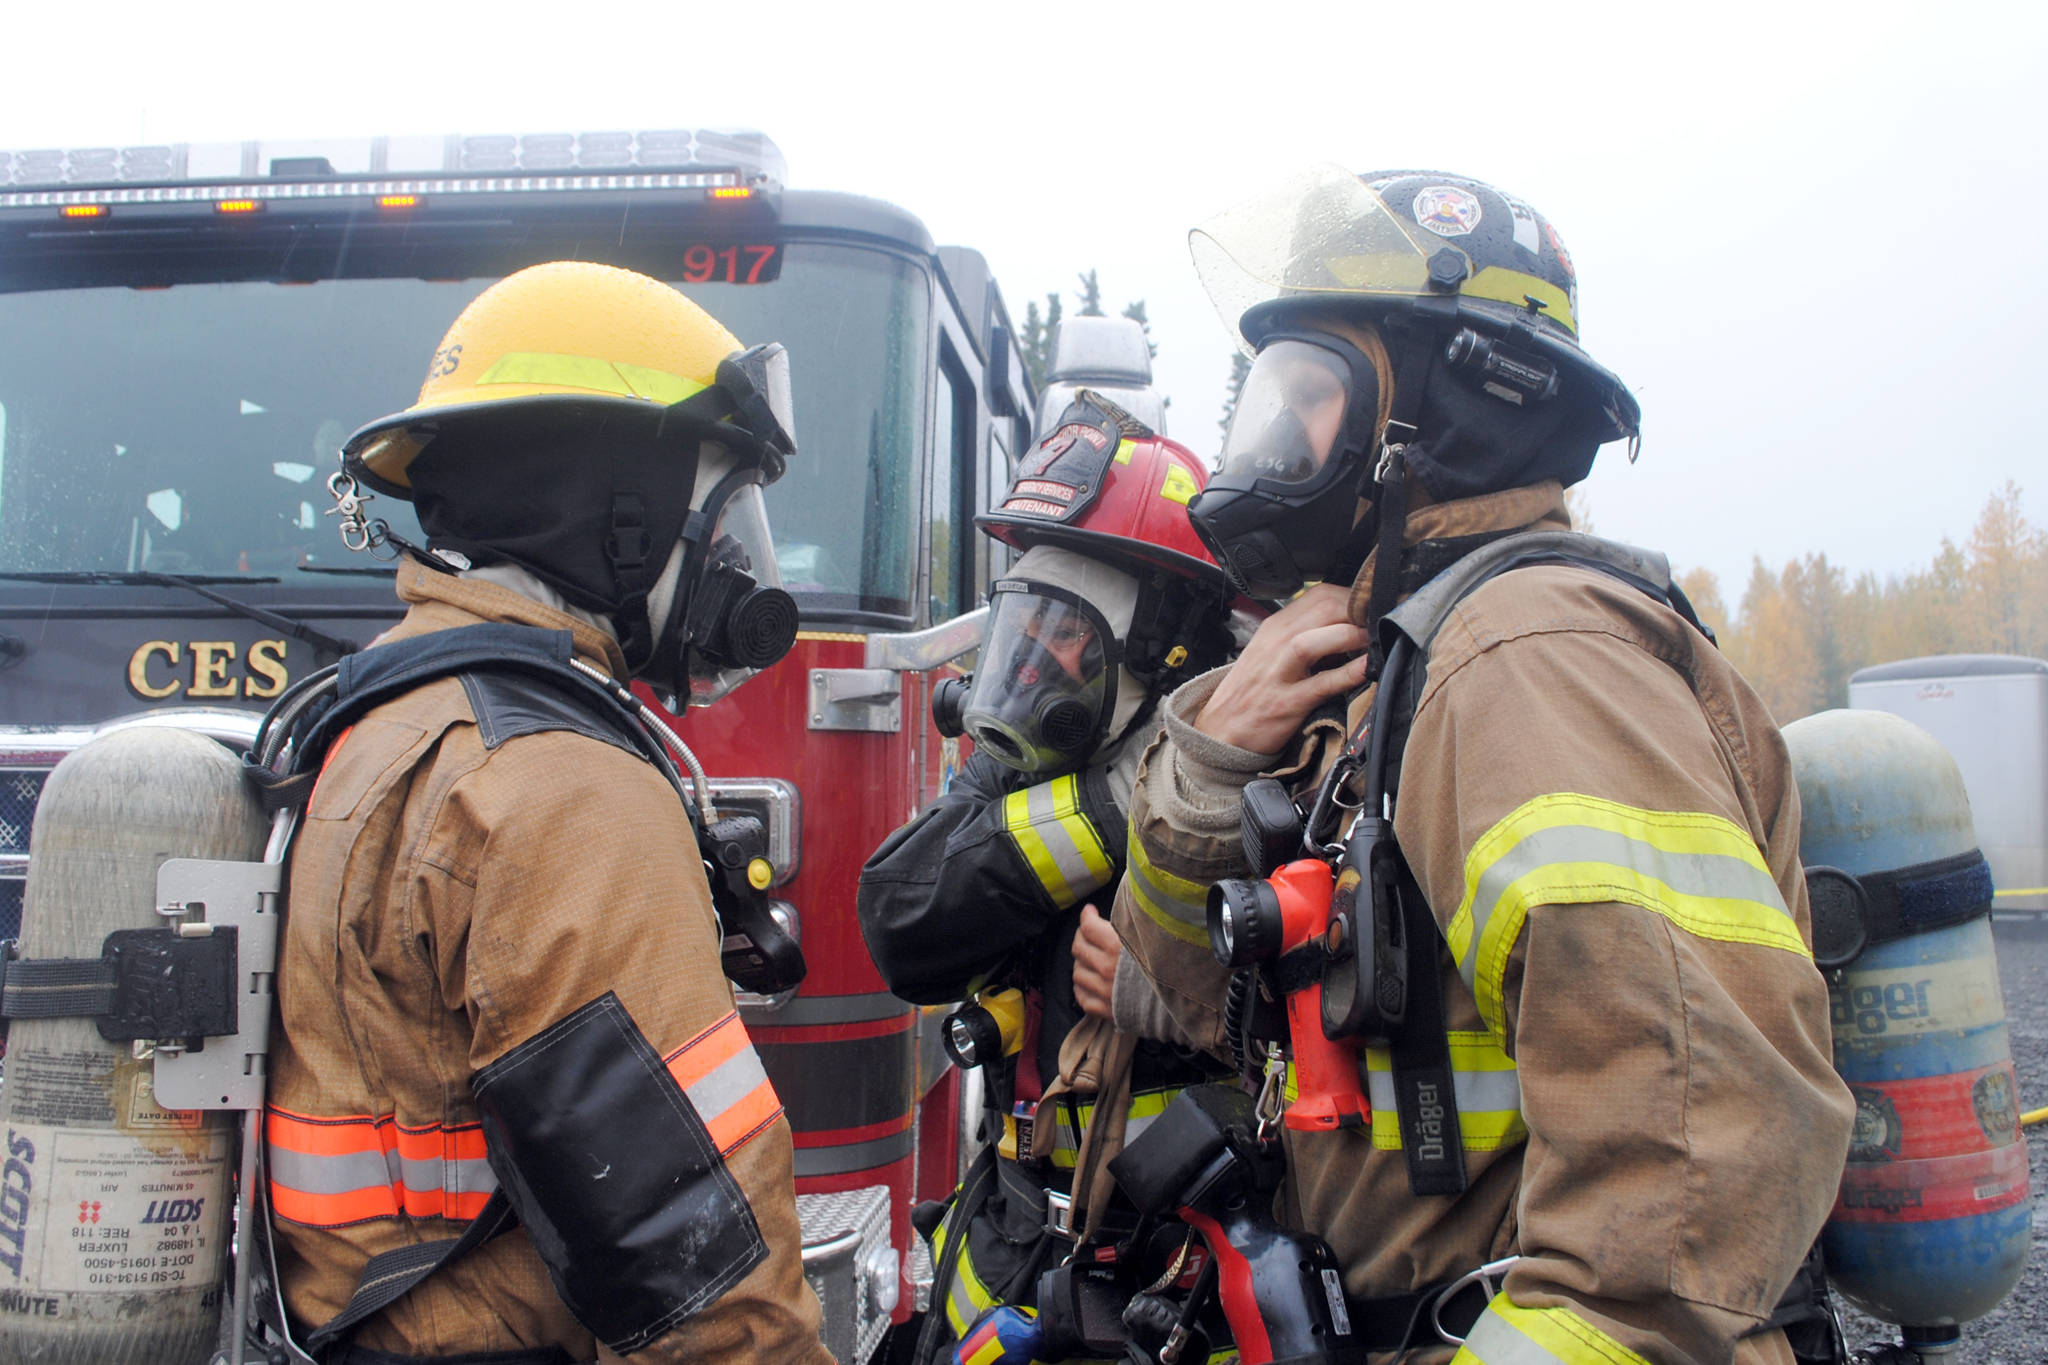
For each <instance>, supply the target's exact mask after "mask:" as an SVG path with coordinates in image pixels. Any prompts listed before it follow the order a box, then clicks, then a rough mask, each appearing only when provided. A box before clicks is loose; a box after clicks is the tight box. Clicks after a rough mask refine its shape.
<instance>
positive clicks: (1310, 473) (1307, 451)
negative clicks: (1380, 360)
mask: <svg viewBox="0 0 2048 1365" xmlns="http://www.w3.org/2000/svg"><path fill="white" fill-rule="evenodd" d="M1353 398H1354V394H1353V392H1352V368H1351V365H1350V364H1349V363H1348V362H1347V361H1346V359H1345V358H1344V357H1342V356H1340V355H1338V354H1337V353H1336V352H1334V351H1331V350H1328V349H1327V348H1325V347H1322V346H1317V345H1314V344H1313V343H1311V342H1307V341H1297V340H1281V341H1274V342H1271V343H1269V344H1268V345H1267V346H1266V347H1265V348H1264V349H1263V350H1261V351H1260V352H1259V355H1258V359H1256V360H1254V361H1253V362H1252V367H1251V370H1250V372H1249V373H1248V374H1246V376H1245V381H1244V387H1243V388H1242V389H1241V390H1240V391H1239V394H1238V399H1237V406H1236V408H1235V409H1233V410H1232V412H1231V416H1230V427H1229V430H1227V431H1226V432H1225V433H1224V436H1223V460H1222V467H1221V468H1220V469H1218V471H1217V473H1218V474H1219V475H1220V476H1237V477H1244V478H1262V479H1271V480H1273V481H1275V482H1276V483H1304V482H1307V481H1308V480H1310V479H1313V478H1314V477H1315V476H1316V475H1317V474H1318V473H1319V472H1321V470H1322V468H1323V466H1324V465H1325V464H1326V463H1328V461H1329V458H1330V454H1331V451H1332V450H1333V449H1335V448H1336V447H1337V444H1338V437H1339V435H1340V434H1341V433H1342V432H1343V430H1344V425H1345V424H1344V417H1345V413H1346V411H1347V410H1348V409H1349V408H1350V406H1351V403H1352V401H1353ZM1370 398H1371V399H1376V398H1377V395H1376V394H1375V395H1371V396H1370Z"/></svg>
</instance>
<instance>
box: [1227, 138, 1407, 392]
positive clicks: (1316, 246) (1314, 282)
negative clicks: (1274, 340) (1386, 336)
mask: <svg viewBox="0 0 2048 1365" xmlns="http://www.w3.org/2000/svg"><path fill="white" fill-rule="evenodd" d="M1426 235H1427V234H1423V233H1421V232H1419V231H1417V230H1411V229H1410V228H1408V227H1407V226H1405V225H1404V224H1403V222H1402V220H1401V218H1400V216H1399V215H1398V214H1395V213H1393V212H1392V211H1391V210H1389V209H1388V208H1387V206H1386V205H1385V204H1384V203H1382V202H1381V201H1380V197H1379V195H1377V194H1375V193H1374V192H1373V191H1372V190H1371V189H1370V188H1369V187H1368V186H1367V185H1366V184H1365V182H1364V181H1362V180H1360V179H1359V178H1358V177H1357V176H1355V175H1353V174H1351V173H1350V172H1349V171H1347V170H1344V169H1343V168H1342V167H1340V166H1330V165H1323V166H1313V167H1311V168H1309V169H1308V170H1306V171H1302V172H1299V173H1297V174H1295V175H1293V176H1290V177H1289V178H1288V179H1287V180H1285V181H1283V182H1282V183H1280V184H1278V185H1275V186H1274V187H1273V188H1272V189H1270V190H1268V191H1267V192H1265V193H1264V194H1261V195H1259V196H1257V197H1256V198H1253V199H1250V200H1247V201H1245V202H1244V203H1241V204H1238V205H1236V206H1234V207H1232V208H1228V209H1225V210H1224V211H1223V212H1222V213H1220V214H1218V215H1216V217H1214V218H1212V219H1210V220H1209V221H1208V222H1206V223H1204V224H1202V225H1201V226H1200V227H1198V228H1196V229H1194V230H1193V231H1192V232H1190V233H1189V234H1188V251H1189V253H1190V254H1192V255H1193V256H1194V258H1195V273H1196V274H1197V275H1198V276H1200V277H1201V281H1202V288H1203V289H1204V290H1206V291H1207V292H1208V295H1209V301H1210V302H1211V303H1212V304H1214V305H1215V306H1216V311H1217V313H1218V314H1219V315H1220V316H1221V317H1222V319H1223V325H1224V326H1226V327H1228V328H1229V329H1230V331H1231V334H1232V335H1233V336H1236V337H1237V338H1238V344H1239V345H1241V346H1243V347H1244V349H1245V350H1246V351H1247V352H1249V351H1251V350H1252V347H1253V344H1254V343H1253V341H1252V340H1249V339H1247V338H1246V337H1245V336H1244V334H1243V333H1242V332H1241V331H1240V330H1239V323H1240V319H1242V318H1243V316H1244V314H1245V311H1246V310H1247V309H1249V308H1252V307H1254V306H1256V305H1258V304H1261V303H1267V302H1270V301H1271V300H1273V299H1278V298H1283V297H1286V296H1287V295H1290V294H1308V295H1338V296H1341V295H1385V296H1399V295H1409V296H1414V295H1419V294H1424V293H1427V292H1428V289H1429V256H1430V253H1431V252H1432V251H1434V250H1436V249H1439V248H1441V247H1442V246H1443V245H1444V243H1443V242H1441V241H1437V242H1433V243H1426V242H1424V241H1422V240H1419V239H1420V238H1421V237H1424V236H1426Z"/></svg>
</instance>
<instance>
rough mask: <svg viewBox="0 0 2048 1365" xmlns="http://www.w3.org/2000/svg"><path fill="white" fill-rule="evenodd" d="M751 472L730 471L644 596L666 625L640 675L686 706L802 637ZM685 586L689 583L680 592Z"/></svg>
mask: <svg viewBox="0 0 2048 1365" xmlns="http://www.w3.org/2000/svg"><path fill="white" fill-rule="evenodd" d="M709 462H710V461H709V460H708V459H707V463H709ZM755 478H756V475H755V472H754V471H753V470H737V471H734V472H733V473H732V474H730V475H728V476H727V477H726V478H725V480H724V481H723V482H721V483H720V484H719V485H718V486H717V487H716V488H715V489H714V490H713V492H712V493H711V495H710V496H709V497H708V498H707V499H706V510H704V511H696V512H692V513H691V514H690V518H689V521H688V522H687V523H686V524H685V526H684V531H683V539H682V541H681V542H680V543H679V544H678V545H677V546H676V550H675V552H674V553H673V554H672V555H671V556H670V560H669V565H668V567H667V569H666V570H665V571H664V573H663V574H662V577H661V580H660V582H658V583H657V584H656V586H655V589H654V591H653V592H652V593H650V594H649V597H648V608H649V610H648V615H649V617H650V619H652V620H658V621H663V622H666V625H665V626H664V627H663V628H662V629H661V630H660V631H659V633H658V638H657V641H656V644H655V654H654V660H653V662H651V663H650V664H649V666H648V667H647V668H645V669H642V670H641V674H640V676H642V677H643V678H645V679H646V680H647V681H648V682H649V683H650V684H652V685H653V686H655V687H658V688H662V689H664V690H666V691H669V692H671V693H673V694H674V695H675V697H676V699H677V700H678V701H680V702H682V703H684V704H686V705H690V706H709V705H710V704H711V703H712V702H715V701H717V700H719V699H720V698H721V697H724V696H725V695H727V694H728V693H730V692H731V691H732V690H733V689H734V688H736V687H738V686H739V685H740V684H741V683H743V682H745V681H746V680H747V679H749V678H751V677H753V676H754V675H755V674H756V673H758V672H760V671H761V670H762V669H764V668H767V667H768V666H769V665H771V664H773V663H775V662H776V661H777V660H779V659H781V658H782V657H783V655H785V654H787V653H789V651H790V647H791V646H792V645H794V644H795V643H796V632H797V608H796V601H795V599H794V598H792V597H791V596H790V595H789V594H788V593H787V592H785V591H784V590H783V588H782V575H781V573H780V571H779V570H778V569H777V567H776V562H775V545H774V539H773V537H772V536H771V534H770V533H769V529H768V509H767V506H766V504H765V503H764V502H763V500H762V497H761V487H760V484H759V483H757V482H755V481H754V480H755ZM707 527H708V534H707ZM679 584H680V585H687V586H686V587H685V588H684V590H683V591H680V592H679V591H678V590H677V588H678V585H679Z"/></svg>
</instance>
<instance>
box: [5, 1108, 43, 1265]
mask: <svg viewBox="0 0 2048 1365" xmlns="http://www.w3.org/2000/svg"><path fill="white" fill-rule="evenodd" d="M35 1159H36V1145H35V1143H33V1142H31V1141H29V1139H27V1138H25V1137H23V1136H22V1135H21V1134H19V1133H17V1132H15V1131H14V1130H13V1129H12V1128H9V1129H8V1130H7V1164H6V1165H5V1166H0V1265H4V1266H6V1267H7V1268H8V1269H9V1270H10V1271H12V1272H14V1278H15V1279H17V1280H19V1279H20V1278H21V1256H22V1249H23V1247H24V1246H25V1244H26V1243H27V1241H28V1192H29V1191H30V1190H32V1189H34V1188H35V1173H34V1171H32V1170H31V1169H30V1167H31V1165H33V1163H34V1162H35Z"/></svg>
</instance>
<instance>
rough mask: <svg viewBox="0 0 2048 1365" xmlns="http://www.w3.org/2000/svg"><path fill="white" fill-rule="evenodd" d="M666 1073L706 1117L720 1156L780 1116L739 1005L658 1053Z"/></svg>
mask: <svg viewBox="0 0 2048 1365" xmlns="http://www.w3.org/2000/svg"><path fill="white" fill-rule="evenodd" d="M662 1062H663V1063H664V1064H665V1065H666V1066H667V1067H668V1074H669V1075H671V1076H673V1077H675V1078H676V1084H677V1085H679V1086H681V1087H682V1088H683V1093H684V1094H685V1095H687V1096H688V1097H689V1099H690V1107H691V1108H693V1109H695V1110H696V1111H697V1117H699V1118H701V1119H703V1120H704V1128H705V1131H707V1132H709V1133H710V1134H711V1140H712V1142H713V1143H715V1144H717V1147H718V1154H719V1155H720V1156H731V1155H732V1154H733V1153H734V1152H736V1151H738V1150H739V1149H740V1148H741V1147H743V1146H745V1145H746V1144H747V1142H748V1141H749V1140H750V1139H751V1138H753V1137H754V1136H755V1135H756V1134H758V1133H759V1132H761V1130H762V1129H764V1128H766V1127H767V1126H768V1125H769V1124H771V1123H773V1122H775V1120H776V1119H778V1118H780V1117H781V1116H782V1102H781V1101H780V1100H779V1099H777V1098H776V1096H775V1087H774V1085H772V1084H771V1083H770V1082H769V1080H768V1073H767V1072H766V1071H765V1070H763V1069H762V1067H761V1059H760V1057H759V1056H758V1055H756V1054H755V1052H754V1045H753V1043H752V1042H750V1041H749V1040H748V1038H747V1028H746V1025H745V1024H742V1023H741V1022H740V1016H739V1014H738V1012H737V1011H735V1012H733V1013H731V1014H728V1015H726V1016H725V1017H724V1018H723V1019H720V1020H719V1021H718V1022H717V1023H715V1024H713V1025H712V1026H711V1027H710V1028H707V1029H705V1030H704V1031H703V1032H702V1033H700V1034H698V1035H697V1036H696V1037H694V1038H692V1039H691V1040H690V1041H689V1042H687V1043H684V1044H683V1045H682V1046H681V1047H679V1048H677V1049H676V1050H675V1051H674V1052H671V1053H670V1054H669V1055H668V1056H666V1057H664V1058H662Z"/></svg>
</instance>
